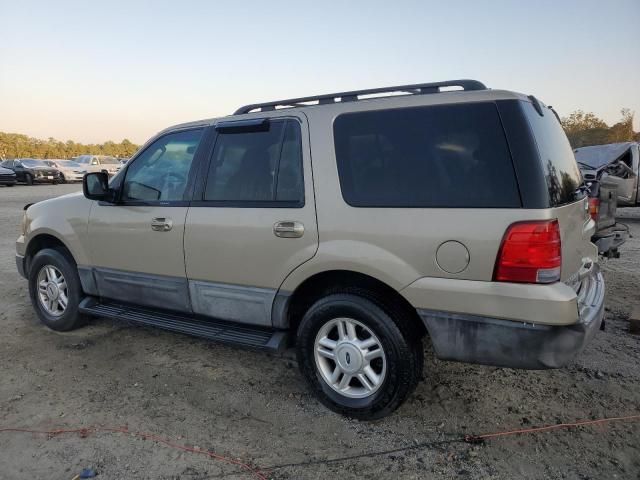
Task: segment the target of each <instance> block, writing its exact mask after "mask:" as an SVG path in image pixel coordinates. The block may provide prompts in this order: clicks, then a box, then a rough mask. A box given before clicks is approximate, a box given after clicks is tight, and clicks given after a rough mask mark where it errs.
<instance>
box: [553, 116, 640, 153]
mask: <svg viewBox="0 0 640 480" xmlns="http://www.w3.org/2000/svg"><path fill="white" fill-rule="evenodd" d="M620 115H621V117H622V118H621V119H620V121H619V122H617V123H614V124H613V125H611V126H609V125H607V123H606V122H605V121H604V120H602V119H600V118H598V117H596V116H595V115H594V114H593V113H592V112H587V113H585V112H583V111H582V110H576V111H575V112H573V113H571V114H570V115H569V116H568V117H563V118H562V127H563V128H564V131H565V133H566V134H567V137H568V138H569V143H571V146H572V147H573V148H578V147H588V146H590V145H604V144H606V143H618V142H631V141H636V142H640V132H634V131H633V112H632V111H631V110H629V109H628V108H623V109H622V110H621V111H620Z"/></svg>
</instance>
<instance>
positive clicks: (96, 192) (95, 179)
mask: <svg viewBox="0 0 640 480" xmlns="http://www.w3.org/2000/svg"><path fill="white" fill-rule="evenodd" d="M82 192H83V193H84V196H85V197H87V198H88V199H89V200H109V199H110V198H109V197H111V191H110V190H109V175H107V174H106V173H105V172H92V173H87V174H86V175H85V176H84V177H83V178H82Z"/></svg>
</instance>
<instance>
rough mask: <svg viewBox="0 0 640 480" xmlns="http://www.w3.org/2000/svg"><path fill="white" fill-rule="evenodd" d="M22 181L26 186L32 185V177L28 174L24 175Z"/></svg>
mask: <svg viewBox="0 0 640 480" xmlns="http://www.w3.org/2000/svg"><path fill="white" fill-rule="evenodd" d="M24 181H25V183H26V184H27V185H33V175H31V174H30V173H27V174H25V176H24Z"/></svg>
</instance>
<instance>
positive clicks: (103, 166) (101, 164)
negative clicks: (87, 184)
mask: <svg viewBox="0 0 640 480" xmlns="http://www.w3.org/2000/svg"><path fill="white" fill-rule="evenodd" d="M73 160H74V161H76V162H78V163H79V164H80V165H81V166H82V168H83V169H84V170H86V171H87V173H89V172H101V171H103V170H106V172H107V173H108V174H109V176H110V177H112V176H113V175H115V174H116V173H118V172H119V171H120V169H121V168H122V164H121V163H120V161H119V160H118V159H117V158H115V157H110V156H108V155H80V156H79V157H75V158H74V159H73Z"/></svg>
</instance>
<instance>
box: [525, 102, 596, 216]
mask: <svg viewBox="0 0 640 480" xmlns="http://www.w3.org/2000/svg"><path fill="white" fill-rule="evenodd" d="M523 103H524V106H523V108H524V111H525V114H526V116H527V119H528V120H529V125H530V126H531V129H532V131H533V135H534V137H535V139H536V143H537V145H538V152H539V154H540V160H541V161H542V166H543V168H544V176H545V178H546V180H547V187H548V189H549V197H550V200H551V205H552V206H558V205H563V204H566V203H571V202H574V201H576V200H578V199H580V198H582V196H583V195H584V194H582V193H581V192H580V191H579V190H578V188H579V187H580V185H581V184H582V175H581V174H580V170H579V169H578V164H577V162H576V159H575V156H574V154H573V150H571V145H569V140H568V139H567V136H566V135H565V133H564V130H563V129H562V126H561V125H560V122H559V121H558V119H557V118H556V116H555V115H554V114H553V112H552V111H551V110H549V109H547V108H544V107H543V109H542V110H543V112H544V116H542V117H541V116H540V115H539V114H538V112H536V110H535V108H534V107H533V105H532V104H531V103H528V102H523Z"/></svg>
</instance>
